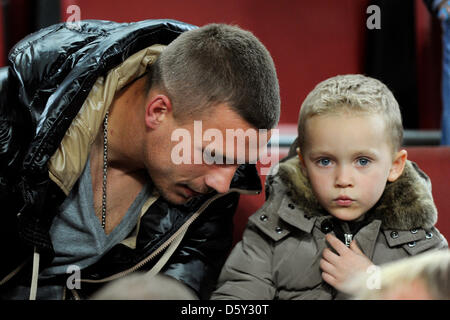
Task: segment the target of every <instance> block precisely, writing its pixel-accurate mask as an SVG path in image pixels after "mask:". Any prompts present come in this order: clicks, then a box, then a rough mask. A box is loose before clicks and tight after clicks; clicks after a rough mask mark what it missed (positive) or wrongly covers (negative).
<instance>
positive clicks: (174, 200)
mask: <svg viewBox="0 0 450 320" xmlns="http://www.w3.org/2000/svg"><path fill="white" fill-rule="evenodd" d="M160 195H161V197H163V198H164V199H165V200H166V201H167V202H170V203H171V204H174V205H177V206H178V205H183V204H185V203H186V202H188V201H189V198H186V197H183V196H181V195H178V194H173V193H172V194H168V193H165V192H160Z"/></svg>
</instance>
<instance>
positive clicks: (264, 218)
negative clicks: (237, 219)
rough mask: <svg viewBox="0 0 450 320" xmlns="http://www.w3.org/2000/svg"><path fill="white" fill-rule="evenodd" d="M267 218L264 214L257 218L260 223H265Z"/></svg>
mask: <svg viewBox="0 0 450 320" xmlns="http://www.w3.org/2000/svg"><path fill="white" fill-rule="evenodd" d="M267 219H268V218H267V216H266V215H265V214H263V215H261V216H260V217H259V220H261V221H267Z"/></svg>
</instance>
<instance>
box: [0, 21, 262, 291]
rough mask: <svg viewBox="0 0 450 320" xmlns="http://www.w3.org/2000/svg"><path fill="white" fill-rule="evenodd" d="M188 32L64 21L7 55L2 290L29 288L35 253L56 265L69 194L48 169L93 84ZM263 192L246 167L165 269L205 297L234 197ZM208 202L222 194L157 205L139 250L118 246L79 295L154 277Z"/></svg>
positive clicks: (162, 24) (1, 114)
mask: <svg viewBox="0 0 450 320" xmlns="http://www.w3.org/2000/svg"><path fill="white" fill-rule="evenodd" d="M192 28H196V27H195V26H192V25H188V24H185V23H181V22H178V21H173V20H147V21H141V22H136V23H115V22H109V21H95V20H91V21H89V20H88V21H83V22H81V24H80V28H76V27H74V26H70V25H67V24H64V23H62V24H58V25H54V26H51V27H48V28H45V29H42V30H40V31H38V32H36V33H34V34H31V35H29V36H28V37H26V38H25V39H23V40H22V41H21V42H20V43H18V44H17V45H16V46H15V47H14V48H13V49H12V50H11V52H10V54H9V57H8V66H7V67H4V68H1V69H0V212H1V223H0V237H1V238H0V246H1V252H2V259H1V263H0V290H2V289H4V288H5V287H7V286H12V285H15V284H17V283H21V284H26V283H27V284H29V281H30V275H31V271H30V268H31V259H30V257H31V256H32V253H33V251H34V250H37V251H38V252H39V253H40V256H41V268H43V267H44V266H45V265H48V264H49V263H50V262H51V260H52V257H53V255H54V252H53V246H52V243H51V240H50V237H49V228H50V226H51V223H52V220H53V218H54V216H55V214H56V210H55V209H56V208H57V207H58V206H59V204H61V203H62V202H63V201H64V199H65V197H66V193H64V192H63V191H62V190H61V188H59V187H58V186H57V185H56V184H55V183H54V182H53V181H52V180H51V179H49V171H48V162H49V159H50V158H51V157H52V155H53V154H54V153H55V151H56V150H57V148H58V146H59V144H60V143H61V141H62V139H63V137H64V135H65V133H66V131H67V130H68V128H69V126H70V125H71V123H72V121H73V119H74V117H75V116H76V115H77V113H78V112H79V110H80V108H81V106H82V104H83V102H84V101H85V99H86V97H87V96H88V94H89V92H90V90H91V88H92V86H93V85H94V83H95V82H96V80H97V78H98V77H100V76H105V75H106V74H107V72H108V71H109V70H111V69H112V68H114V67H116V66H117V65H119V64H121V63H122V62H123V61H125V60H126V59H127V58H128V57H130V56H131V55H133V54H134V53H136V52H138V51H140V50H142V49H144V48H147V47H150V46H152V45H154V44H161V45H167V44H169V43H170V42H171V41H172V40H174V39H175V38H176V37H177V36H178V35H179V34H181V33H182V32H184V31H187V30H190V29H192ZM260 189H261V185H260V181H259V178H258V175H257V172H256V169H255V167H254V166H252V165H242V166H240V167H239V169H238V170H237V172H236V174H235V176H234V178H233V180H232V184H231V188H230V190H231V192H230V193H228V194H226V195H223V196H221V197H218V199H217V200H215V201H213V202H211V203H210V204H209V206H208V207H207V208H206V209H205V211H203V212H202V214H201V215H200V217H199V218H197V220H195V221H194V222H193V223H192V224H191V225H190V227H189V229H188V232H187V234H186V235H185V238H184V239H183V241H182V242H181V244H180V246H179V247H178V249H177V250H176V252H175V253H174V254H173V256H172V257H171V259H170V260H169V262H168V263H167V264H166V266H165V267H164V269H163V270H162V271H163V272H164V273H165V274H167V275H169V276H172V277H174V278H176V279H178V280H181V281H182V282H184V283H185V284H187V285H188V286H189V287H191V288H192V289H193V290H194V291H195V292H196V293H197V294H198V295H199V296H200V297H201V298H206V297H208V296H209V294H210V291H211V289H212V286H213V285H214V283H215V280H216V278H217V275H218V273H219V271H220V268H221V266H222V264H223V262H224V259H225V257H226V254H227V253H228V251H229V249H230V247H231V241H232V239H231V237H232V232H231V230H232V217H233V214H234V211H235V209H236V206H237V202H238V199H239V194H238V192H245V193H258V192H259V191H260ZM235 191H237V192H235ZM211 196H216V195H205V196H200V197H197V198H194V199H193V200H192V201H190V202H189V203H188V204H186V205H182V206H175V205H172V204H170V203H168V202H166V201H165V200H163V199H162V198H159V199H158V200H157V201H156V202H154V203H153V204H152V205H151V206H150V207H149V208H148V210H147V211H146V212H145V214H144V215H143V216H142V217H141V220H140V226H139V232H138V234H137V239H136V245H135V247H133V248H130V247H128V246H125V245H123V244H118V245H116V246H115V247H114V248H113V249H111V250H110V251H109V252H108V253H107V254H106V255H105V256H104V257H103V258H102V259H101V260H100V261H99V262H97V263H96V264H94V265H92V266H90V267H88V268H87V269H86V270H82V273H81V278H82V284H83V283H84V282H83V281H85V280H86V281H87V282H85V283H84V284H83V285H82V288H83V289H86V290H85V292H78V293H77V294H76V296H78V295H81V296H83V294H88V293H89V292H92V291H93V290H94V289H97V288H98V286H99V285H102V284H104V282H105V281H106V280H107V279H113V278H115V277H117V276H119V273H120V276H121V275H125V274H127V273H130V272H132V271H134V270H135V269H138V270H147V269H150V268H151V266H152V265H153V264H154V263H155V262H156V261H158V259H157V257H156V258H154V259H150V260H149V259H147V258H148V257H149V256H150V255H152V254H155V250H158V252H159V251H160V250H161V249H164V247H165V246H166V245H167V243H168V242H167V240H168V239H169V238H170V237H171V236H172V235H174V234H175V233H176V232H177V230H179V228H180V226H182V225H183V224H185V222H186V221H187V220H188V219H189V218H190V217H191V216H192V215H193V214H194V213H195V212H196V211H197V210H198V209H199V208H200V207H201V206H202V204H205V202H206V200H207V198H210V197H211ZM208 203H209V202H208ZM162 245H163V246H162ZM147 260H149V261H147ZM142 262H143V263H142ZM141 264H143V265H141ZM122 272H124V273H122ZM58 280H59V281H61V283H62V284H64V283H65V279H58ZM69 298H70V297H69Z"/></svg>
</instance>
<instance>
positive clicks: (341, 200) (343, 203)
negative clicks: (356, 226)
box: [333, 196, 355, 207]
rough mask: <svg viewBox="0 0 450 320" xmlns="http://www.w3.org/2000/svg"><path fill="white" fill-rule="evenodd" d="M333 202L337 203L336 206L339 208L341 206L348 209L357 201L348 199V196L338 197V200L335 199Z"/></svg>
mask: <svg viewBox="0 0 450 320" xmlns="http://www.w3.org/2000/svg"><path fill="white" fill-rule="evenodd" d="M333 201H334V202H336V204H337V205H338V206H341V207H348V206H351V204H352V203H353V201H355V200H353V199H352V198H350V197H347V196H339V197H337V198H336V199H334V200H333Z"/></svg>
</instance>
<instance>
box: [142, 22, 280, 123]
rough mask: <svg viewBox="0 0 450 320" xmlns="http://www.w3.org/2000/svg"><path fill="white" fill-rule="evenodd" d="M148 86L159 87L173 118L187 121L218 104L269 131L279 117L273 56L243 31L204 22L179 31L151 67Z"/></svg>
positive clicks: (278, 100)
mask: <svg viewBox="0 0 450 320" xmlns="http://www.w3.org/2000/svg"><path fill="white" fill-rule="evenodd" d="M150 74H151V76H150V77H151V86H152V87H154V86H156V87H158V88H159V89H161V90H163V91H165V93H166V94H167V95H168V97H169V98H170V99H171V101H172V105H173V112H174V117H175V118H178V119H186V118H187V119H191V118H192V117H194V116H198V115H200V114H202V113H203V112H207V111H208V110H211V108H210V107H213V106H214V105H217V104H220V103H228V105H229V106H230V107H231V108H232V109H233V110H234V111H235V112H237V114H239V115H240V116H241V117H242V118H243V119H244V120H246V121H247V122H248V123H249V124H250V125H253V126H254V127H255V128H258V129H271V128H273V127H275V126H276V125H277V123H278V120H279V117H280V94H279V85H278V79H277V75H276V71H275V66H274V63H273V60H272V58H271V56H270V54H269V52H268V51H267V49H266V48H265V47H264V45H263V44H262V43H261V42H260V41H259V40H258V39H257V38H256V37H255V36H254V35H253V34H252V33H251V32H249V31H245V30H242V29H240V28H239V27H236V26H230V25H225V24H209V25H205V26H203V27H201V28H198V29H194V30H190V31H187V32H184V33H182V34H181V35H180V36H179V37H178V38H176V39H175V40H174V41H173V42H172V43H170V44H169V45H168V46H167V48H166V49H165V50H164V51H163V52H162V53H161V55H160V56H159V58H158V59H157V60H156V62H155V63H154V65H153V66H152V72H151V73H150Z"/></svg>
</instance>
